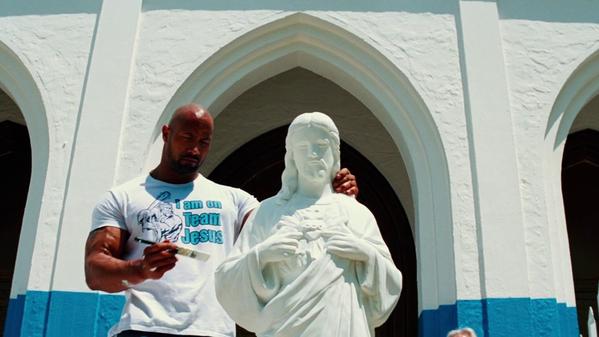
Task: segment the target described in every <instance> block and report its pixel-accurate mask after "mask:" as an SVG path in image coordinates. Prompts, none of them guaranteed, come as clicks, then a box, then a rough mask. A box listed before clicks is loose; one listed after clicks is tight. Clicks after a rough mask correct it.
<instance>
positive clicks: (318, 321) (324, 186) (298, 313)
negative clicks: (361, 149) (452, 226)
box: [215, 112, 402, 337]
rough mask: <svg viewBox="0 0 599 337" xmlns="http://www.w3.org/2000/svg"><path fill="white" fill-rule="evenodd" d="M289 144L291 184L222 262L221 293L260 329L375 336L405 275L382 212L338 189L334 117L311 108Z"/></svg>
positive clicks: (233, 312)
mask: <svg viewBox="0 0 599 337" xmlns="http://www.w3.org/2000/svg"><path fill="white" fill-rule="evenodd" d="M286 148H287V153H286V155H285V171H284V172H283V176H282V182H283V186H282V188H281V191H280V192H279V193H278V194H277V195H276V196H274V197H272V198H269V199H267V200H265V201H263V202H262V203H261V205H260V207H259V208H258V209H256V210H255V211H254V212H253V214H252V215H251V218H250V219H249V220H248V221H247V223H246V225H245V227H244V229H243V231H242V232H241V234H240V237H239V239H238V240H237V243H236V244H235V247H234V248H233V252H232V253H231V254H230V255H229V257H228V258H227V259H226V260H225V261H224V262H223V263H222V264H221V265H220V267H219V268H218V269H217V271H216V282H215V284H216V294H217V298H218V300H219V302H220V303H221V305H222V306H223V307H224V308H225V310H226V311H227V313H228V314H229V315H230V316H231V317H232V318H233V319H234V320H235V321H236V322H237V323H238V324H239V325H241V326H242V327H244V328H245V329H247V330H250V331H253V332H255V333H256V334H257V335H258V336H263V337H266V336H268V337H283V336H284V337H300V336H301V337H368V336H374V328H375V327H377V326H379V325H381V324H383V323H384V322H385V320H386V319H387V317H388V316H389V315H390V314H391V311H392V310H393V308H394V307H395V304H396V303H397V300H398V299H399V295H400V292H401V287H402V276H401V273H400V271H399V270H398V269H397V268H396V267H395V265H394V264H393V261H392V259H391V254H390V253H389V250H388V248H387V246H386V245H385V242H384V241H383V238H382V237H381V234H380V232H379V229H378V226H377V224H376V220H375V219H374V216H373V215H372V213H370V211H369V210H368V209H367V208H366V207H365V206H363V205H362V204H360V203H358V202H357V201H356V200H355V199H353V198H352V197H348V196H346V195H344V194H340V193H334V192H333V188H332V186H331V181H332V179H333V175H334V174H335V172H337V171H338V170H339V165H340V162H339V131H338V130H337V127H336V126H335V124H334V123H333V121H332V120H331V119H330V118H329V117H328V116H326V115H325V114H322V113H320V112H313V113H305V114H302V115H299V116H298V117H297V118H295V120H294V121H293V122H292V123H291V125H290V126H289V131H288V134H287V138H286Z"/></svg>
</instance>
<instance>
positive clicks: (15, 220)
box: [0, 91, 31, 331]
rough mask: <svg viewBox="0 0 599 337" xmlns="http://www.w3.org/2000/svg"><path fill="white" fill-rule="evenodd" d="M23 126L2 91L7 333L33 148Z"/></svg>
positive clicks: (0, 304)
mask: <svg viewBox="0 0 599 337" xmlns="http://www.w3.org/2000/svg"><path fill="white" fill-rule="evenodd" d="M24 123H25V122H24V120H23V117H22V115H21V112H20V110H19V108H18V107H17V105H16V104H15V103H14V102H13V101H12V99H11V98H10V97H9V96H8V95H6V93H4V92H3V91H0V186H2V189H3V191H4V197H3V198H2V202H1V203H0V213H1V214H2V226H0V236H1V237H2V238H4V241H3V243H2V245H1V246H0V254H2V259H0V331H4V323H5V318H6V312H7V307H8V302H9V297H10V288H11V285H12V280H13V272H14V268H15V260H16V256H17V248H18V243H19V236H20V232H21V224H22V222H23V214H24V212H25V202H26V200H27V191H28V189H29V181H30V177H31V146H30V142H29V133H28V131H27V127H26V126H25V125H24Z"/></svg>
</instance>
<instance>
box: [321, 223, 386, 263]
mask: <svg viewBox="0 0 599 337" xmlns="http://www.w3.org/2000/svg"><path fill="white" fill-rule="evenodd" d="M321 235H322V237H324V238H325V241H326V250H327V252H328V253H330V254H333V255H336V256H338V257H341V258H344V259H348V260H352V261H361V262H368V261H369V260H370V259H371V258H372V257H373V256H374V254H375V250H374V247H372V246H371V245H370V244H369V243H368V242H367V241H366V240H363V239H360V238H359V237H357V236H356V235H355V234H354V233H352V232H351V231H350V230H349V229H348V228H347V227H346V226H343V225H339V226H335V227H333V228H331V229H330V230H327V231H324V232H322V234H321Z"/></svg>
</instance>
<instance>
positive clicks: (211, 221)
mask: <svg viewBox="0 0 599 337" xmlns="http://www.w3.org/2000/svg"><path fill="white" fill-rule="evenodd" d="M175 207H176V208H177V209H178V210H179V209H180V210H183V218H184V220H185V221H184V222H185V228H184V230H183V234H182V235H181V238H180V239H181V242H182V243H184V244H191V245H199V244H205V243H213V244H218V245H222V244H223V243H224V242H223V231H222V224H221V210H222V207H223V203H222V202H221V201H219V200H179V199H175Z"/></svg>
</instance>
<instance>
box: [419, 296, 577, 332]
mask: <svg viewBox="0 0 599 337" xmlns="http://www.w3.org/2000/svg"><path fill="white" fill-rule="evenodd" d="M419 327H420V331H419V336H421V337H445V336H447V332H448V331H450V330H453V329H457V328H462V327H470V328H472V329H474V330H475V331H476V334H477V335H478V337H530V336H535V337H578V336H579V333H578V321H577V318H576V308H574V307H567V306H566V305H565V304H563V303H557V301H556V300H555V299H530V298H491V299H484V300H458V301H457V302H456V304H453V305H442V306H440V307H439V308H438V309H436V310H424V311H423V312H422V313H421V314H420V321H419Z"/></svg>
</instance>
